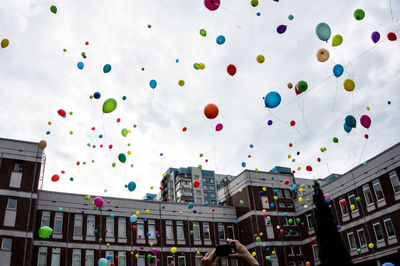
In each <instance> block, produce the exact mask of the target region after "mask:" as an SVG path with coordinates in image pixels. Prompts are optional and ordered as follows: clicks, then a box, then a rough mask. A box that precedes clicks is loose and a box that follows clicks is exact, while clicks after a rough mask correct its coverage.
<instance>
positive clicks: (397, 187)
mask: <svg viewBox="0 0 400 266" xmlns="http://www.w3.org/2000/svg"><path fill="white" fill-rule="evenodd" d="M389 178H390V182H391V183H392V187H393V190H394V193H395V194H397V193H400V182H399V177H398V176H397V173H396V171H395V170H394V171H391V172H389Z"/></svg>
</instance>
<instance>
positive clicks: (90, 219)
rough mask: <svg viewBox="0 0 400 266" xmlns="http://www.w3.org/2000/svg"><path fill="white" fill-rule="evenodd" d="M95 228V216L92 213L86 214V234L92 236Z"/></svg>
mask: <svg viewBox="0 0 400 266" xmlns="http://www.w3.org/2000/svg"><path fill="white" fill-rule="evenodd" d="M94 230H95V218H94V215H88V216H87V220H86V235H87V236H93V235H94Z"/></svg>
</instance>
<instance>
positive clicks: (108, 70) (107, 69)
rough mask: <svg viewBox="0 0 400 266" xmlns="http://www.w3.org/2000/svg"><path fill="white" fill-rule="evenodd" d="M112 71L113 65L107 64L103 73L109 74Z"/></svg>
mask: <svg viewBox="0 0 400 266" xmlns="http://www.w3.org/2000/svg"><path fill="white" fill-rule="evenodd" d="M110 71H111V65H110V64H106V65H104V66H103V72H104V73H108V72H110Z"/></svg>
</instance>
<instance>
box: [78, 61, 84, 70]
mask: <svg viewBox="0 0 400 266" xmlns="http://www.w3.org/2000/svg"><path fill="white" fill-rule="evenodd" d="M84 66H85V64H83V62H78V64H77V67H78V68H79V69H82V68H83V67H84Z"/></svg>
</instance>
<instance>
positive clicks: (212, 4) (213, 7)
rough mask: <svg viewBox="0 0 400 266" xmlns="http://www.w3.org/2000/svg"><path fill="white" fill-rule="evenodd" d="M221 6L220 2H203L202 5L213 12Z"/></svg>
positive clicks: (217, 0) (212, 0)
mask: <svg viewBox="0 0 400 266" xmlns="http://www.w3.org/2000/svg"><path fill="white" fill-rule="evenodd" d="M220 4H221V1H220V0H204V5H205V6H206V8H207V9H208V10H210V11H215V10H217V9H218V8H219V6H220Z"/></svg>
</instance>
